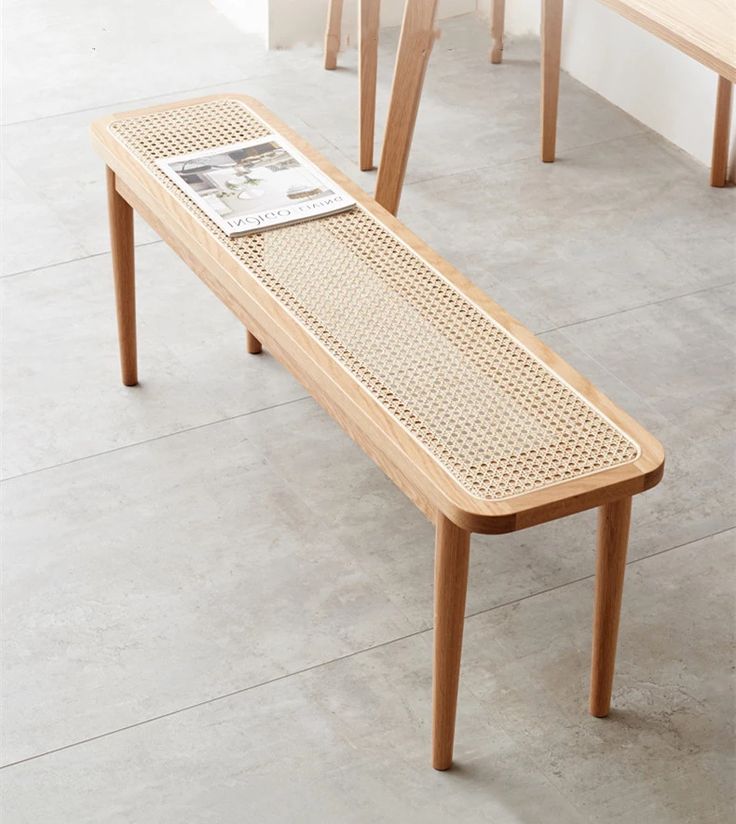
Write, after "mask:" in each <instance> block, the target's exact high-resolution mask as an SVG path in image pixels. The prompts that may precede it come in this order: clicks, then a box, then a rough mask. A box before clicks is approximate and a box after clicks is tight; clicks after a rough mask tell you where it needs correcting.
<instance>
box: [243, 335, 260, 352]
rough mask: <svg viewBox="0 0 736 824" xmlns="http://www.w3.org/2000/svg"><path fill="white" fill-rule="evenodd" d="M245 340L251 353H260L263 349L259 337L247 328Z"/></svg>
mask: <svg viewBox="0 0 736 824" xmlns="http://www.w3.org/2000/svg"><path fill="white" fill-rule="evenodd" d="M245 341H246V347H247V349H248V353H249V354H251V355H258V354H260V352H261V350H262V348H263V347H262V346H261V342H260V341H259V340H258V338H257V337H256V336H255V335H254V334H253V333H252V332H251V331H250V330H249V329H246V331H245Z"/></svg>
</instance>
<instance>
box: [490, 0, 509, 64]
mask: <svg viewBox="0 0 736 824" xmlns="http://www.w3.org/2000/svg"><path fill="white" fill-rule="evenodd" d="M505 13H506V0H491V40H492V41H493V42H492V44H491V63H500V62H501V60H502V59H503V30H504V17H505Z"/></svg>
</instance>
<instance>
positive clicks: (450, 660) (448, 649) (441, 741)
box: [432, 515, 470, 770]
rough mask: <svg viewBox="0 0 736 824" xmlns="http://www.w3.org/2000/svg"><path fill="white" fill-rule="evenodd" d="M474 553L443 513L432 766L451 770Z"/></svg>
mask: <svg viewBox="0 0 736 824" xmlns="http://www.w3.org/2000/svg"><path fill="white" fill-rule="evenodd" d="M469 559H470V535H469V533H468V532H466V531H465V530H464V529H460V527H458V526H456V525H455V524H453V523H452V521H448V520H447V518H445V517H444V516H443V515H439V516H438V518H437V533H436V543H435V562H434V665H433V676H432V766H433V767H434V768H435V769H436V770H446V769H448V768H449V767H450V766H451V764H452V751H453V743H454V740H455V716H456V713H457V694H458V686H459V682H460V659H461V656H462V647H463V624H464V621H465V596H466V592H467V588H468V564H469Z"/></svg>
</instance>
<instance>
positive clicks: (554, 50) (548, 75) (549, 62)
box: [541, 0, 562, 163]
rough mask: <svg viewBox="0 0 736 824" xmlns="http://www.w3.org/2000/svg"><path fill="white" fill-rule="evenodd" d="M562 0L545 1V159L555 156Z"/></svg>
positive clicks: (543, 3) (543, 45)
mask: <svg viewBox="0 0 736 824" xmlns="http://www.w3.org/2000/svg"><path fill="white" fill-rule="evenodd" d="M561 49H562V0H542V94H541V98H542V160H543V161H544V162H545V163H551V162H552V161H553V160H554V159H555V145H556V142H557V100H558V97H559V92H560V52H561Z"/></svg>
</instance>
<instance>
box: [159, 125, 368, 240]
mask: <svg viewBox="0 0 736 824" xmlns="http://www.w3.org/2000/svg"><path fill="white" fill-rule="evenodd" d="M156 162H157V164H158V166H159V168H160V169H161V170H162V171H163V172H164V173H165V174H166V175H167V176H168V177H169V178H170V179H171V180H172V181H173V182H174V183H175V184H176V185H177V186H178V187H179V188H180V189H181V190H182V191H183V192H184V193H185V194H187V195H188V196H189V197H190V198H191V199H192V200H193V201H194V202H195V203H196V204H197V206H199V207H200V209H202V211H204V212H205V213H206V214H207V215H208V216H209V217H210V218H211V219H212V220H213V221H214V222H215V223H216V224H217V225H218V226H219V227H220V228H221V229H222V231H223V232H225V233H226V234H227V235H229V236H230V237H238V236H239V235H246V234H249V233H250V232H262V231H263V230H264V229H271V228H273V227H275V226H284V225H286V224H289V223H299V222H301V221H303V220H310V219H312V218H316V217H323V216H324V215H331V214H334V213H335V212H342V211H345V210H346V209H350V208H352V207H353V206H354V205H355V201H354V200H353V198H351V197H350V196H349V195H348V194H347V193H346V192H344V191H343V190H342V189H341V188H340V187H339V186H338V185H337V184H336V183H334V182H333V181H332V180H330V178H329V177H327V175H325V174H324V173H323V172H321V171H320V170H319V169H318V168H317V167H316V166H315V165H314V164H313V163H311V162H310V161H309V160H307V158H306V157H304V155H302V154H301V153H300V152H299V151H297V149H295V148H294V146H292V145H291V144H290V143H288V142H287V141H286V140H284V138H282V137H281V136H279V135H275V134H270V135H266V136H265V137H258V138H256V139H255V140H248V141H246V142H244V143H231V144H230V145H228V146H217V147H215V148H212V149H204V150H203V151H199V152H192V153H190V154H184V155H175V156H173V157H165V158H162V159H160V160H157V161H156Z"/></svg>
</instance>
